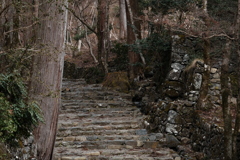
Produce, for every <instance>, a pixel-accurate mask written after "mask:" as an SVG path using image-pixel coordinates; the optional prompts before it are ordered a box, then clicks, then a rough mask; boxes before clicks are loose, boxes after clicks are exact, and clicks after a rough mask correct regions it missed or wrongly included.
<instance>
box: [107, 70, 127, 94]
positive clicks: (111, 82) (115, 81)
mask: <svg viewBox="0 0 240 160" xmlns="http://www.w3.org/2000/svg"><path fill="white" fill-rule="evenodd" d="M103 86H104V87H106V88H112V89H114V90H117V91H119V92H124V93H128V92H129V90H130V83H129V80H128V76H127V72H112V73H108V74H107V76H106V78H105V81H104V82H103Z"/></svg>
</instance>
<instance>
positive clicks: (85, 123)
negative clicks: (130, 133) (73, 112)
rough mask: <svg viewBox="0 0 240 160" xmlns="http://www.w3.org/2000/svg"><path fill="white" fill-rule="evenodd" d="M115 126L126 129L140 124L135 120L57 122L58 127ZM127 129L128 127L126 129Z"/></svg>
mask: <svg viewBox="0 0 240 160" xmlns="http://www.w3.org/2000/svg"><path fill="white" fill-rule="evenodd" d="M94 125H95V126H117V125H126V127H128V126H132V125H133V126H135V125H138V126H139V125H141V123H139V121H137V120H133V121H131V120H123V121H119V120H117V121H112V120H98V121H95V120H94V119H90V120H88V121H86V120H77V121H76V120H75V121H71V120H67V121H66V120H64V119H63V120H59V121H58V127H59V128H61V127H77V126H78V127H91V126H94ZM128 128H129V127H128Z"/></svg>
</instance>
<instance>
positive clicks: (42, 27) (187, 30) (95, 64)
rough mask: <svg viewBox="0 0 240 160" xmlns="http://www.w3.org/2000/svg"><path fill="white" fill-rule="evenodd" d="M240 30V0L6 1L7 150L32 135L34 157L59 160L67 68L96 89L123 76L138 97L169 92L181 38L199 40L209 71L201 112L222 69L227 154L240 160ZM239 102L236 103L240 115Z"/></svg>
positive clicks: (0, 123)
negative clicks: (213, 72)
mask: <svg viewBox="0 0 240 160" xmlns="http://www.w3.org/2000/svg"><path fill="white" fill-rule="evenodd" d="M239 28H240V0H239V1H237V0H229V1H224V0H78V1H77V0H1V2H0V32H1V35H2V36H1V37H0V142H1V143H3V144H5V145H7V146H17V145H19V141H21V140H22V138H27V137H29V136H30V135H32V134H33V135H34V143H35V144H36V145H37V151H36V152H37V154H36V155H37V157H35V158H36V159H38V160H50V159H51V158H52V156H53V155H52V154H53V149H54V143H55V137H56V131H57V122H58V114H59V107H60V104H61V86H62V79H63V72H64V71H63V69H64V66H65V67H66V66H67V65H68V64H74V66H77V67H78V68H85V69H86V70H87V73H86V74H85V77H84V78H86V77H87V78H88V79H90V80H89V81H91V82H92V83H101V82H103V81H104V80H106V79H110V81H111V76H110V73H111V72H120V71H124V72H127V75H128V80H129V82H130V83H129V84H130V88H132V89H134V87H135V82H137V81H141V80H144V79H146V78H148V77H153V80H154V81H156V82H157V84H158V85H159V86H161V84H162V83H163V82H164V80H165V79H166V77H167V74H168V73H169V71H170V70H169V68H170V62H171V52H172V50H173V46H174V44H173V42H174V37H175V36H176V35H177V36H178V42H179V43H180V42H181V41H182V40H184V39H185V38H190V39H194V42H195V44H194V45H192V46H191V47H190V48H191V49H190V50H189V55H190V61H191V62H193V61H194V60H196V59H201V61H202V62H203V63H204V67H205V70H204V73H203V82H202V85H201V90H200V93H199V97H198V101H197V108H198V109H199V110H201V109H202V110H204V109H205V105H206V100H207V98H208V87H209V81H210V69H209V66H211V64H213V63H216V62H219V64H220V66H221V77H220V79H221V93H220V94H221V106H222V112H223V121H224V145H225V150H224V155H225V159H226V160H233V159H238V157H237V148H238V147H239V146H237V143H236V142H237V135H238V134H239V132H238V131H239V127H240V90H239V88H240V87H239V85H240V72H239V70H240V66H239V64H240V48H239V33H240V31H239ZM64 62H65V64H64ZM66 74H68V73H66ZM229 79H231V82H230V80H229ZM229 83H231V85H232V86H233V87H229V85H230V84H229ZM159 86H158V87H159ZM232 88H233V89H232ZM230 96H234V97H236V98H237V104H236V106H235V108H234V111H235V112H234V113H235V114H231V108H230V107H231V106H230V105H229V104H230V102H229V97H230ZM232 122H234V123H232ZM4 156H5V154H2V155H0V159H1V158H3V159H4Z"/></svg>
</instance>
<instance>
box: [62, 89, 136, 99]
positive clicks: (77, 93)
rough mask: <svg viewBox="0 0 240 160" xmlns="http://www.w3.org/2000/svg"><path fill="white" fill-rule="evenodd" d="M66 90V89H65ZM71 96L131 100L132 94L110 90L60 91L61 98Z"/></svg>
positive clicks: (69, 97)
mask: <svg viewBox="0 0 240 160" xmlns="http://www.w3.org/2000/svg"><path fill="white" fill-rule="evenodd" d="M65 90H67V89H65ZM69 90H71V89H69ZM71 98H73V99H74V100H77V99H95V100H131V99H132V96H131V95H129V94H122V93H117V94H116V93H115V94H113V93H112V92H107V93H106V92H101V91H98V90H97V91H94V92H93V91H84V90H81V91H72V92H62V99H63V100H70V99H71Z"/></svg>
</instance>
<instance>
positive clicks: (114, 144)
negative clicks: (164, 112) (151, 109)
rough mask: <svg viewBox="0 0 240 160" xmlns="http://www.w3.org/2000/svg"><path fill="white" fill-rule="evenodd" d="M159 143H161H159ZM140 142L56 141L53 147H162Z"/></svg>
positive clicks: (158, 144) (149, 142)
mask: <svg viewBox="0 0 240 160" xmlns="http://www.w3.org/2000/svg"><path fill="white" fill-rule="evenodd" d="M160 142H161V143H160ZM160 142H159V141H140V140H99V141H76V140H75V141H57V142H56V144H55V147H61V146H64V147H67V148H79V149H86V148H87V149H134V148H151V149H156V148H159V147H162V145H163V142H164V143H165V141H164V139H163V140H161V141H160Z"/></svg>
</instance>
